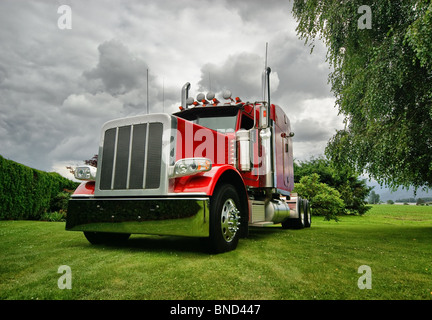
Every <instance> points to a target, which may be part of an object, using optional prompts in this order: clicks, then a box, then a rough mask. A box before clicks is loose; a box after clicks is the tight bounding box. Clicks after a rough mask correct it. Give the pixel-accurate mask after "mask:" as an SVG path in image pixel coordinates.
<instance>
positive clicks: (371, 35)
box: [293, 0, 432, 188]
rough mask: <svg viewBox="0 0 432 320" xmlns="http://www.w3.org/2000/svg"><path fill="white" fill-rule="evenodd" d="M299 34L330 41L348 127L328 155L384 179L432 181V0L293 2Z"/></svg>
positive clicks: (386, 181) (403, 183)
mask: <svg viewBox="0 0 432 320" xmlns="http://www.w3.org/2000/svg"><path fill="white" fill-rule="evenodd" d="M293 14H294V17H295V18H296V19H297V22H298V26H297V33H298V35H299V37H300V38H301V39H304V40H305V42H306V43H307V44H309V45H310V46H311V47H312V48H313V46H314V43H315V41H316V40H317V39H319V40H322V41H323V42H324V44H325V45H326V47H327V60H328V61H329V63H330V65H331V67H332V68H331V69H332V72H331V73H330V75H329V82H330V83H331V86H332V92H333V93H334V95H335V97H336V107H337V108H338V110H339V115H341V116H343V117H344V123H345V128H344V129H343V130H340V131H337V132H336V134H335V135H334V136H333V137H332V138H331V139H330V141H329V143H328V145H327V148H326V155H327V156H328V157H329V158H330V159H331V160H332V161H333V162H335V163H336V164H339V165H341V166H346V165H348V166H350V167H351V168H353V169H355V170H356V171H358V172H362V171H366V172H368V173H369V175H370V176H371V177H372V178H374V179H376V180H378V181H380V182H381V183H383V184H386V185H389V186H392V187H397V186H406V187H408V186H410V185H413V186H415V187H416V188H418V187H422V186H424V187H431V186H432V4H431V1H430V0H428V1H425V0H403V1H399V0H379V1H378V0H376V1H365V0H350V1H348V0H346V1H344V0H340V1H335V0H321V1H320V0H307V1H302V0H300V1H296V0H295V1H294V4H293Z"/></svg>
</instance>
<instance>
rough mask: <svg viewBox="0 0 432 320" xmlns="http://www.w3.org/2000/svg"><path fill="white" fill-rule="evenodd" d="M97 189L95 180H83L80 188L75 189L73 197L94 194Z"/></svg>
mask: <svg viewBox="0 0 432 320" xmlns="http://www.w3.org/2000/svg"><path fill="white" fill-rule="evenodd" d="M94 191H95V182H94V181H84V182H82V183H81V184H80V185H79V186H78V188H76V189H75V192H74V193H73V195H72V197H79V196H87V197H88V196H93V195H94Z"/></svg>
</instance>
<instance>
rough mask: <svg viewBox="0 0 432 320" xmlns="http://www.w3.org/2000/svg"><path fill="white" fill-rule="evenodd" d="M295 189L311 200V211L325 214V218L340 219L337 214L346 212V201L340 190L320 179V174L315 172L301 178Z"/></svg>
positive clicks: (315, 213)
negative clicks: (342, 197)
mask: <svg viewBox="0 0 432 320" xmlns="http://www.w3.org/2000/svg"><path fill="white" fill-rule="evenodd" d="M294 191H295V192H297V193H298V194H299V196H301V197H302V198H304V199H308V200H309V202H310V207H311V213H312V214H313V215H317V216H324V219H325V220H332V219H333V220H336V221H337V220H338V218H337V215H340V214H343V213H344V212H345V203H344V201H343V200H342V199H341V195H340V193H339V191H337V190H336V189H334V188H332V187H329V186H328V185H326V184H325V183H321V182H320V181H319V175H318V174H316V173H313V174H311V175H309V176H304V177H302V178H301V179H300V183H296V184H295V188H294Z"/></svg>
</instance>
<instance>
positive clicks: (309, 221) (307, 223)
mask: <svg viewBox="0 0 432 320" xmlns="http://www.w3.org/2000/svg"><path fill="white" fill-rule="evenodd" d="M303 212H304V227H305V228H310V226H311V224H312V215H311V211H310V205H309V200H306V199H303Z"/></svg>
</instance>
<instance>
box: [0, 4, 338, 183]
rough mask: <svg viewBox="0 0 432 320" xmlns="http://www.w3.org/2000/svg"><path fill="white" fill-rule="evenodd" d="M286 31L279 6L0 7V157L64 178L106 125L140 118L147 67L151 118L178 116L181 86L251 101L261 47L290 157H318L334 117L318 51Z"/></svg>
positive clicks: (92, 150)
mask: <svg viewBox="0 0 432 320" xmlns="http://www.w3.org/2000/svg"><path fill="white" fill-rule="evenodd" d="M61 5H68V6H69V7H70V9H71V17H72V19H71V24H70V26H71V29H68V28H64V26H66V27H67V26H68V25H67V23H68V21H67V20H65V19H64V18H66V16H64V15H63V14H64V13H65V12H64V11H61V10H60V13H59V10H58V9H59V7H60V6H61ZM295 27H296V23H295V20H294V19H293V17H292V15H291V3H290V1H288V0H267V1H251V0H220V1H211V0H200V1H198V0H177V1H175V0H157V1H156V0H153V1H142V0H141V1H135V0H123V1H106V0H105V1H102V0H97V1H96V0H95V1H81V0H77V1H67V0H58V1H54V0H44V1H35V0H31V1H30V0H20V1H16V0H1V1H0V155H2V156H3V157H5V158H8V159H11V160H14V161H17V162H20V163H23V164H25V165H27V166H30V167H33V168H37V169H40V170H45V171H57V172H59V173H61V174H63V175H67V170H66V169H65V166H68V165H78V164H82V161H83V160H84V159H89V158H91V157H92V156H93V155H94V154H96V153H97V152H98V143H99V137H100V128H101V127H102V125H103V123H105V122H106V121H108V120H111V119H114V118H121V117H126V116H132V115H137V114H144V113H146V112H147V70H148V71H149V90H148V100H149V109H150V112H151V113H155V112H167V113H172V112H176V111H178V106H179V105H180V92H181V87H182V86H183V84H184V83H185V82H190V83H191V84H192V87H191V94H192V95H194V96H196V94H197V93H199V92H207V91H208V90H209V89H211V90H212V91H214V92H221V91H222V90H224V89H230V90H231V91H232V92H233V95H234V96H240V97H241V98H242V99H243V100H250V101H251V100H254V99H260V98H261V73H262V71H263V69H264V63H265V44H266V42H268V46H269V53H268V65H269V66H270V67H271V68H272V82H271V86H272V90H273V93H272V102H273V103H276V104H279V105H280V106H281V107H283V109H284V110H285V112H286V113H287V114H288V115H289V117H290V120H291V125H292V128H293V131H294V132H295V134H296V135H295V137H294V154H295V158H296V159H299V160H307V159H309V158H310V157H311V156H319V155H322V154H323V152H324V148H325V145H326V143H327V141H328V139H329V138H330V137H331V136H332V135H333V134H334V133H335V130H336V129H340V128H342V118H340V117H338V116H337V110H336V109H335V107H334V98H333V95H332V94H331V92H330V86H329V85H328V83H327V79H328V74H329V72H330V69H329V65H328V63H327V62H326V61H325V48H324V47H322V46H319V45H318V46H317V48H316V49H315V51H314V53H313V54H312V55H311V54H310V49H309V48H308V47H307V46H304V43H303V41H301V40H299V39H298V38H297V36H296V31H295ZM220 100H221V99H220Z"/></svg>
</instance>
